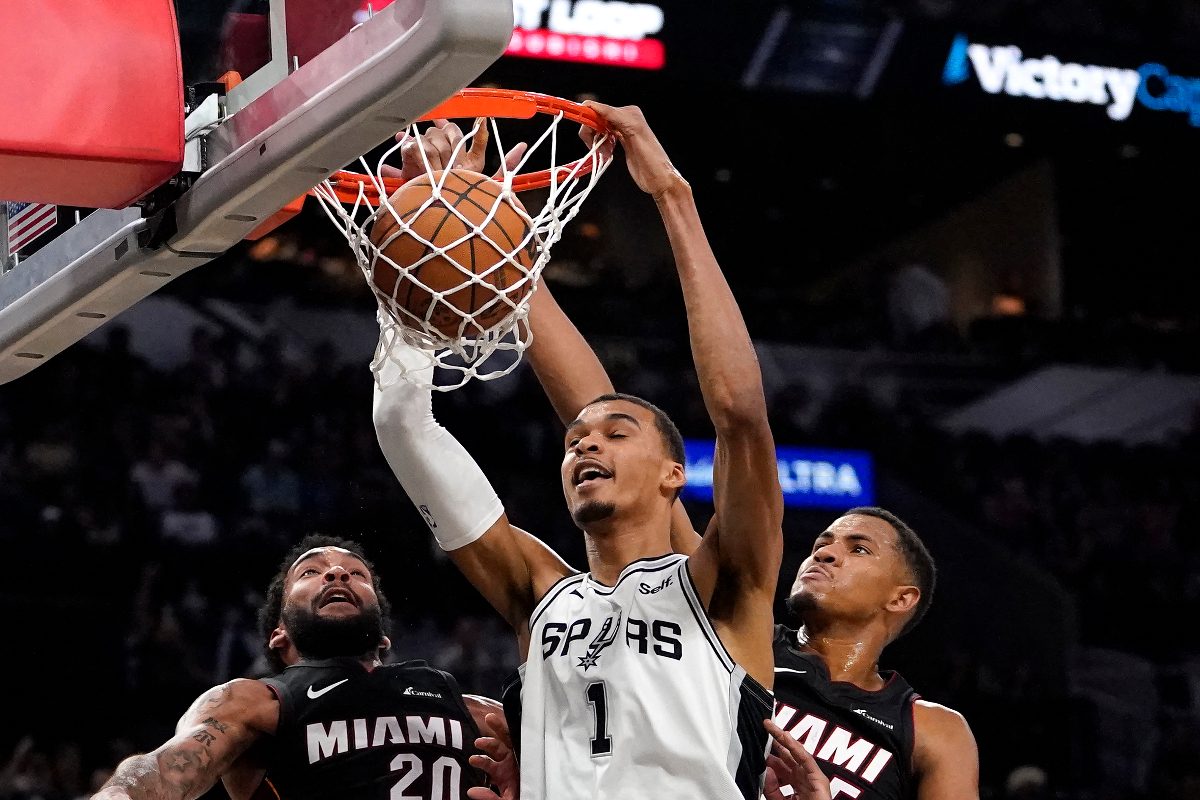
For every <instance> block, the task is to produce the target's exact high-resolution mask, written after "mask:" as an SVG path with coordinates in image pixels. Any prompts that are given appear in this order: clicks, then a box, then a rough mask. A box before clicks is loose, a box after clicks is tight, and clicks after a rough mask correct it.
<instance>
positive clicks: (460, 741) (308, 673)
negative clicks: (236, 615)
mask: <svg viewBox="0 0 1200 800" xmlns="http://www.w3.org/2000/svg"><path fill="white" fill-rule="evenodd" d="M387 616H388V603H387V599H386V597H385V596H384V595H383V592H382V590H381V588H380V585H379V580H378V578H377V577H376V575H375V570H374V568H373V567H372V566H371V564H370V562H369V561H367V559H366V558H365V557H364V556H363V555H362V553H361V551H359V550H358V548H357V546H355V545H354V544H353V543H351V542H349V541H345V540H342V539H335V538H332V537H324V536H310V537H308V538H307V539H305V540H304V541H303V542H301V543H300V544H299V545H298V546H297V547H296V548H295V549H294V550H293V551H292V552H291V553H289V554H288V556H287V558H285V559H284V562H283V564H282V565H281V567H280V571H279V574H278V575H277V576H276V577H275V579H274V581H273V582H272V583H271V586H270V588H269V589H268V592H267V602H266V604H265V606H264V608H263V611H262V615H261V620H260V621H261V622H262V623H263V626H264V633H266V634H267V649H268V654H269V657H270V659H271V661H272V663H273V665H274V666H275V667H277V668H278V669H279V670H280V672H279V674H278V675H276V676H274V677H271V678H266V679H263V680H244V679H243V680H234V681H230V682H229V683H226V684H223V685H221V686H217V687H215V688H213V689H211V690H209V691H208V692H205V693H204V694H203V695H201V696H200V697H199V698H198V699H197V700H196V702H195V703H193V704H192V707H191V708H190V709H188V711H187V713H185V714H184V715H183V718H182V719H180V721H179V724H178V725H177V727H176V733H175V736H174V737H173V738H172V739H171V740H169V741H168V742H166V743H165V744H163V745H162V746H161V747H159V748H158V749H157V750H155V751H154V752H152V753H147V754H144V755H137V756H132V757H131V758H128V759H126V760H125V761H123V762H122V763H121V764H120V765H119V766H118V767H117V769H116V771H115V772H114V774H113V776H112V778H111V779H110V780H109V781H108V783H107V784H105V786H104V788H103V789H102V790H101V791H100V792H99V793H98V794H97V795H96V796H95V798H96V800H126V798H128V799H129V800H141V799H142V798H146V799H147V800H150V799H152V800H167V799H172V800H191V798H196V797H199V796H200V795H202V794H204V793H205V792H206V791H208V789H209V788H210V787H212V786H213V784H215V783H216V781H217V780H218V779H223V782H224V784H225V788H226V790H227V791H228V793H229V795H230V796H231V797H232V798H234V800H249V798H252V797H262V798H275V800H279V799H280V798H282V800H304V799H305V798H311V799H312V800H327V798H331V797H337V798H346V799H347V800H359V799H361V800H386V799H387V798H389V797H399V796H404V797H422V798H430V797H436V798H451V800H461V798H464V797H466V794H467V791H468V790H469V788H470V787H482V786H485V785H486V783H487V781H486V780H485V779H484V777H483V775H482V774H481V773H480V772H478V771H477V770H476V769H474V768H472V767H471V766H470V763H469V759H470V758H471V757H475V758H476V759H479V758H480V754H479V751H478V750H477V749H476V748H475V740H476V737H477V736H478V735H479V733H478V730H479V726H480V725H483V724H484V720H485V719H486V717H487V716H488V715H489V714H491V713H493V712H495V711H496V710H497V709H498V704H496V703H495V702H494V701H489V700H484V699H482V698H476V697H472V696H464V695H463V694H462V693H461V691H460V690H459V688H458V684H457V683H456V682H455V680H454V678H453V677H451V676H450V675H448V674H447V673H444V672H441V671H439V670H436V669H432V668H430V667H428V666H426V665H425V664H424V663H423V662H419V661H411V662H404V663H398V664H388V665H384V664H382V663H381V661H380V656H381V654H382V653H384V652H385V651H386V650H387V649H388V647H389V646H390V643H389V641H388V639H387V637H386V636H384V630H385V627H386V625H387Z"/></svg>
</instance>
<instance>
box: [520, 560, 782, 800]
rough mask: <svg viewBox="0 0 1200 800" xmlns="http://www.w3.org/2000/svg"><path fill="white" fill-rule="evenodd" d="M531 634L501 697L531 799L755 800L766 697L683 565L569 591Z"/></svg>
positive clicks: (578, 579) (642, 569)
mask: <svg viewBox="0 0 1200 800" xmlns="http://www.w3.org/2000/svg"><path fill="white" fill-rule="evenodd" d="M530 629H531V634H532V636H531V639H530V646H529V658H528V660H527V661H526V663H525V664H524V665H523V666H522V668H521V673H520V674H521V680H520V683H519V684H514V685H512V686H510V688H509V690H508V691H507V692H506V696H505V709H506V712H507V713H508V714H509V716H510V727H512V729H513V730H517V729H518V727H519V730H520V731H521V737H520V742H519V747H520V764H521V797H522V800H589V799H590V800H638V798H647V799H649V798H656V799H657V798H666V797H696V798H704V800H746V799H747V798H750V799H752V800H757V799H758V797H759V794H760V792H761V789H762V779H763V772H764V770H765V768H766V749H767V734H766V730H765V729H764V728H763V724H762V723H763V720H764V719H766V718H767V717H769V716H770V714H771V709H772V706H773V703H772V698H771V694H770V692H768V691H767V690H766V689H764V688H763V687H762V686H760V685H759V684H758V683H757V682H755V681H754V680H753V679H752V678H750V677H749V676H748V675H746V672H745V670H743V669H742V668H741V667H739V666H738V665H737V664H736V663H734V661H733V659H732V658H730V656H729V653H727V652H726V650H725V648H724V646H723V645H722V644H721V641H720V640H719V639H718V638H717V635H716V633H715V632H714V631H713V628H712V626H711V624H710V623H709V620H708V617H707V615H706V614H705V611H704V607H703V606H702V605H701V603H700V601H699V599H698V597H697V593H696V589H695V586H694V585H693V584H692V579H691V575H690V573H689V571H688V562H687V557H685V556H681V555H677V554H672V555H668V556H662V557H660V558H652V559H642V560H639V561H635V562H633V563H632V564H630V565H629V566H627V567H626V568H625V569H624V570H622V571H621V574H620V576H619V578H618V579H617V582H616V584H615V585H614V586H605V585H603V584H601V583H599V582H597V581H596V580H594V579H593V578H592V577H591V576H590V575H588V574H581V575H573V576H571V577H568V578H564V579H563V580H561V581H559V582H558V583H557V584H555V585H554V586H553V587H552V588H551V590H550V591H549V592H548V593H547V594H546V596H545V597H544V598H542V601H541V602H540V603H538V605H537V608H536V609H535V610H534V614H533V617H532V619H531V621H530ZM518 692H519V698H518V697H517V696H516V695H517V693H518ZM518 715H519V716H520V720H519V723H518V720H516V719H513V717H516V716H518Z"/></svg>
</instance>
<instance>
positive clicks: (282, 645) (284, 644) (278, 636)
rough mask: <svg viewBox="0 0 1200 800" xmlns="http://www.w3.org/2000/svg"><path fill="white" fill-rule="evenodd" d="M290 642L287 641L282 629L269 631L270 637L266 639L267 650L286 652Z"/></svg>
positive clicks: (285, 632)
mask: <svg viewBox="0 0 1200 800" xmlns="http://www.w3.org/2000/svg"><path fill="white" fill-rule="evenodd" d="M289 644H291V640H290V639H288V635H287V631H285V630H284V629H283V628H276V629H275V630H273V631H271V637H270V638H269V639H267V649H268V650H286V649H287V648H288V645H289Z"/></svg>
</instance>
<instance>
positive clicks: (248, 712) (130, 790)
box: [92, 680, 279, 800]
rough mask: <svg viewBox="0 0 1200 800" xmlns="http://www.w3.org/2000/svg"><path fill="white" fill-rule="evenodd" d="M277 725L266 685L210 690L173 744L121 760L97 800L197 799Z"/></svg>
mask: <svg viewBox="0 0 1200 800" xmlns="http://www.w3.org/2000/svg"><path fill="white" fill-rule="evenodd" d="M278 721H279V703H278V702H277V701H276V699H275V695H274V694H272V693H271V690H270V689H268V688H267V687H266V684H263V683H260V682H259V681H251V680H235V681H230V682H229V683H226V684H222V685H221V686H217V687H215V688H213V689H209V690H208V691H207V692H205V693H204V694H202V695H200V697H199V698H197V700H196V702H194V703H192V707H191V708H189V709H188V710H187V713H185V714H184V715H183V717H182V719H180V720H179V724H178V725H177V726H176V727H175V736H174V737H173V738H172V739H171V740H170V741H168V742H167V743H166V744H164V745H163V746H162V747H159V748H158V749H157V750H155V751H154V752H152V753H146V754H144V755H137V756H131V757H130V758H127V759H125V760H124V761H122V762H121V764H120V765H119V766H118V767H117V770H116V772H114V773H113V776H112V778H110V779H109V781H108V783H106V784H104V788H102V789H101V790H100V792H99V794H96V795H95V796H94V797H93V798H92V800H195V798H197V797H199V796H200V795H202V794H204V793H205V792H206V791H208V790H209V789H210V788H211V787H212V785H213V784H214V783H216V782H217V779H218V778H220V777H221V774H222V773H224V772H225V771H226V770H227V769H228V768H229V766H230V765H231V764H233V762H234V761H235V760H236V759H237V757H238V756H240V755H241V754H242V753H244V752H246V750H247V749H249V747H250V745H252V744H253V743H254V742H255V740H257V739H258V737H259V736H261V735H262V734H264V733H274V731H275V726H276V724H277V723H278Z"/></svg>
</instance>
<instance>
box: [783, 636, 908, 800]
mask: <svg viewBox="0 0 1200 800" xmlns="http://www.w3.org/2000/svg"><path fill="white" fill-rule="evenodd" d="M880 675H881V676H882V677H883V679H884V681H886V685H885V686H884V687H883V688H882V689H880V690H879V691H877V692H869V691H867V690H866V689H860V688H858V687H857V686H855V685H853V684H850V683H842V682H834V681H831V680H830V679H829V670H828V669H827V668H826V667H825V662H824V661H823V660H821V658H820V657H819V656H816V655H813V654H811V653H806V652H803V651H801V650H800V645H799V642H798V641H797V639H796V632H795V631H793V630H789V629H788V628H785V627H783V626H782V625H778V626H776V628H775V723H776V724H777V725H778V726H779V727H781V728H783V729H784V730H785V731H788V732H789V733H791V734H792V736H794V737H796V739H798V740H799V741H800V742H801V744H803V745H804V749H806V750H808V752H810V753H812V755H813V756H814V757H815V758H816V759H817V763H818V764H820V765H821V770H822V771H823V772H824V773H825V775H826V777H828V778H829V784H830V785H829V788H830V790H831V793H832V795H833V798H834V800H838V798H842V800H910V799H911V798H915V797H916V796H917V795H916V781H915V780H914V778H913V774H912V751H913V741H914V728H913V701H914V700H916V699H917V694H916V693H915V692H913V690H912V687H911V686H909V685H908V684H907V683H906V682H905V681H904V679H903V678H901V677H900V675H899V674H898V673H895V672H881V673H880Z"/></svg>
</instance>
